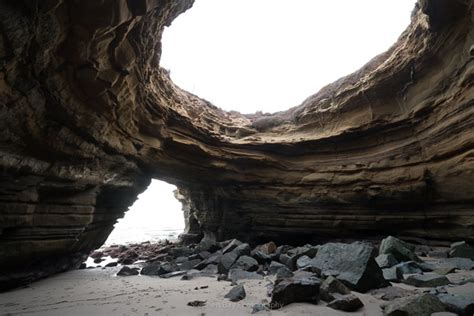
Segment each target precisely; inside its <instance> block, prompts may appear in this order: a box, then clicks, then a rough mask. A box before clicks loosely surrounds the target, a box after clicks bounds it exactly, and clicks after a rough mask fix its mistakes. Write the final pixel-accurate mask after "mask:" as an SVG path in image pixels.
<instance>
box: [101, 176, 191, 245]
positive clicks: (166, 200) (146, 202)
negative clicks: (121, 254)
mask: <svg viewBox="0 0 474 316" xmlns="http://www.w3.org/2000/svg"><path fill="white" fill-rule="evenodd" d="M174 190H176V186H174V185H171V184H169V183H166V182H164V181H159V180H152V181H151V183H150V185H149V186H148V188H147V189H146V191H145V192H143V193H142V194H140V195H139V196H138V199H137V200H136V201H135V203H134V204H133V205H132V206H131V207H130V209H129V210H128V211H127V212H126V213H125V216H124V217H123V218H122V219H120V220H118V222H117V224H115V228H114V230H113V231H112V233H111V234H110V236H109V238H108V239H107V241H106V243H105V245H112V244H118V245H123V244H130V243H140V242H147V241H150V242H157V241H159V240H164V239H168V240H175V239H176V238H177V237H178V235H179V234H181V233H182V232H183V230H184V216H183V212H182V210H181V207H182V205H181V203H180V202H179V201H178V200H177V199H176V198H175V196H174Z"/></svg>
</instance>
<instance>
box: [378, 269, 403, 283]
mask: <svg viewBox="0 0 474 316" xmlns="http://www.w3.org/2000/svg"><path fill="white" fill-rule="evenodd" d="M382 272H383V277H384V279H385V280H387V281H389V282H399V281H400V280H401V279H403V273H402V271H401V270H400V268H398V267H396V266H394V267H391V268H387V269H383V270H382Z"/></svg>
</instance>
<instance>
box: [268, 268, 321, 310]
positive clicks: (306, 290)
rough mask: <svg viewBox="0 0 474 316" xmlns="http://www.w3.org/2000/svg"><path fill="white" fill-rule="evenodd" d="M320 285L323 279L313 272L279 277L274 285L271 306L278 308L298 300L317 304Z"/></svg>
mask: <svg viewBox="0 0 474 316" xmlns="http://www.w3.org/2000/svg"><path fill="white" fill-rule="evenodd" d="M320 285H321V281H320V280H319V279H318V278H317V277H315V276H314V275H312V274H311V273H308V274H299V275H295V276H293V277H291V278H284V279H279V280H277V282H275V286H274V287H273V292H272V300H271V302H270V308H272V309H278V308H281V307H282V306H285V305H288V304H291V303H296V302H307V303H314V304H317V303H318V301H319V287H320Z"/></svg>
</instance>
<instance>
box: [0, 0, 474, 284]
mask: <svg viewBox="0 0 474 316" xmlns="http://www.w3.org/2000/svg"><path fill="white" fill-rule="evenodd" d="M192 2H193V1H192V0H175V1H171V0H147V1H145V0H128V1H126V0H102V1H92V0H87V1H79V0H48V1H39V0H38V1H13V0H11V1H8V0H5V1H1V2H0V108H1V110H0V130H1V131H2V133H0V151H1V153H0V168H1V178H0V267H1V271H2V274H1V275H0V281H1V283H2V284H9V283H8V282H11V284H17V282H18V281H19V280H20V281H21V280H31V279H35V278H37V277H40V276H43V275H47V274H50V273H53V272H56V271H61V270H64V269H68V268H71V267H74V266H77V265H78V264H79V263H80V262H81V261H82V259H83V257H84V256H85V255H87V254H88V253H89V252H90V251H91V250H92V249H95V248H97V247H98V246H100V245H101V244H102V243H103V242H104V241H105V239H106V238H107V236H108V234H109V233H110V231H111V230H112V229H113V224H114V223H115V221H116V219H117V218H119V217H121V216H123V213H124V212H125V211H126V210H127V208H128V206H129V205H131V204H132V203H133V201H134V200H135V198H136V196H137V195H138V194H139V193H140V192H142V191H143V190H144V189H145V188H146V187H147V185H148V183H149V181H150V179H151V178H158V179H162V180H165V181H168V182H170V183H173V184H176V185H177V186H178V188H179V192H178V193H177V196H178V197H179V199H180V200H181V201H183V202H184V209H185V214H186V220H187V231H188V233H190V235H189V236H197V237H198V236H200V235H203V234H204V235H206V234H207V235H214V236H215V237H217V238H218V239H224V238H228V237H230V236H232V237H240V238H241V239H245V240H250V241H251V240H257V239H269V238H279V239H287V240H296V239H298V238H301V239H305V240H308V239H316V238H328V237H334V236H337V237H350V236H355V235H357V236H359V237H360V236H378V235H387V234H394V235H399V236H400V235H401V236H416V237H425V238H434V239H453V240H454V239H463V240H467V241H474V230H473V227H474V185H473V183H474V133H473V127H474V115H473V114H474V107H473V104H474V101H473V95H474V90H473V88H472V86H473V80H474V72H473V69H474V61H473V59H474V46H473V45H474V41H473V38H474V27H473V26H474V23H473V20H474V17H473V16H474V13H473V12H474V11H473V3H472V0H420V1H419V2H418V3H417V4H416V7H415V9H414V10H413V13H412V20H411V24H410V25H409V26H408V28H407V29H406V30H405V32H403V34H402V35H401V36H400V38H399V39H398V41H397V42H396V43H395V44H394V45H393V46H392V47H391V48H390V49H389V50H388V51H387V52H385V53H383V54H381V55H379V56H377V57H375V58H374V59H372V60H371V61H370V62H369V63H367V64H366V65H365V66H364V67H363V68H362V69H360V70H359V71H357V72H355V73H353V74H351V75H348V76H346V77H344V78H341V79H339V80H338V81H336V82H334V83H332V84H329V85H328V86H326V87H324V88H323V89H321V90H320V91H319V92H318V93H316V94H315V95H312V96H310V97H309V98H307V99H306V100H305V101H304V102H303V103H302V104H301V105H299V106H296V107H294V108H291V109H289V110H288V111H284V112H279V113H275V114H271V115H261V114H255V115H242V114H240V113H237V112H225V111H223V110H221V109H219V108H218V107H216V106H214V105H212V104H210V103H209V102H207V101H205V100H203V99H201V98H199V97H197V96H195V95H192V94H190V93H188V92H186V91H183V90H182V89H180V88H179V87H177V86H176V85H174V84H173V83H172V82H171V80H170V78H169V76H168V73H167V72H166V71H165V70H163V69H161V68H160V67H159V61H160V53H161V43H160V41H161V34H162V32H163V29H164V27H165V26H168V25H170V24H171V22H172V21H173V19H174V18H175V17H176V16H177V15H179V14H180V13H181V12H183V11H185V10H187V9H189V8H190V7H191V6H192ZM157 211H159V210H157Z"/></svg>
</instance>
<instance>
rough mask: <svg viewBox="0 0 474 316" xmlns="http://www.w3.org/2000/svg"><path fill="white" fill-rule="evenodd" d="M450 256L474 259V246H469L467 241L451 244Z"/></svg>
mask: <svg viewBox="0 0 474 316" xmlns="http://www.w3.org/2000/svg"><path fill="white" fill-rule="evenodd" d="M449 256H450V257H459V258H468V259H471V260H474V247H471V246H469V245H468V244H467V243H466V242H465V241H459V242H455V243H453V244H451V250H450V251H449Z"/></svg>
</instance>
